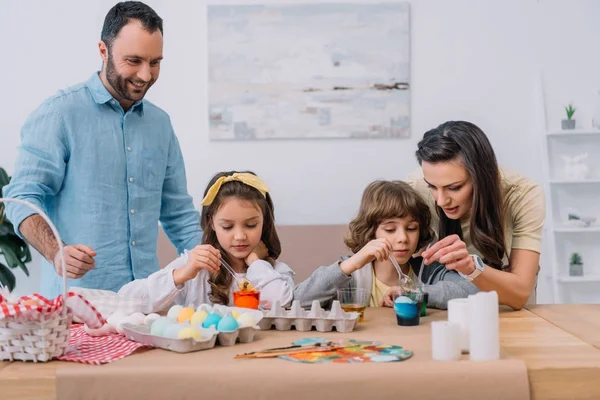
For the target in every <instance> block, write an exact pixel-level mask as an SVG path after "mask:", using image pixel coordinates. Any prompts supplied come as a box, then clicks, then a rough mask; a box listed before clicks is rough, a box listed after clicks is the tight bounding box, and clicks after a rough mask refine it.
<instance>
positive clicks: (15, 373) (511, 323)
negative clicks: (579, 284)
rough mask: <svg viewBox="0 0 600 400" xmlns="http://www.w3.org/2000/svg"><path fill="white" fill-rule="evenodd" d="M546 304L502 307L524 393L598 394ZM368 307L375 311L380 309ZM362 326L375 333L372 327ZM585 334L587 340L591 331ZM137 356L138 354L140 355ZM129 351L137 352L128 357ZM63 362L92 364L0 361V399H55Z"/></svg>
mask: <svg viewBox="0 0 600 400" xmlns="http://www.w3.org/2000/svg"><path fill="white" fill-rule="evenodd" d="M570 307H571V309H569V311H571V313H573V314H575V313H578V312H579V311H578V306H570ZM580 307H581V310H586V306H580ZM546 308H548V309H550V308H555V310H552V314H553V315H558V316H560V315H561V311H560V309H558V308H556V306H536V307H535V308H532V310H533V311H534V312H535V313H534V312H531V311H528V310H521V311H517V312H510V311H505V310H502V312H501V313H500V337H501V339H500V340H501V346H502V351H503V352H504V353H507V354H509V355H510V356H511V357H514V358H516V359H518V360H522V361H523V362H524V363H525V365H526V366H527V373H528V376H529V383H530V394H531V398H532V399H534V400H538V399H600V349H598V348H596V347H594V345H593V344H591V343H589V342H587V341H586V340H584V339H583V338H584V336H583V335H579V336H578V335H576V334H573V333H571V332H569V331H567V330H565V329H562V327H561V326H558V324H555V323H553V322H551V321H550V320H546V319H544V318H542V317H541V316H538V315H536V313H540V314H541V313H543V312H544V310H545V309H546ZM369 311H371V312H375V313H378V312H382V311H384V310H381V311H377V309H373V310H369ZM388 311H389V310H388ZM581 312H582V313H585V311H581ZM445 315H446V314H445V312H443V311H435V310H434V311H431V315H430V316H429V317H428V318H430V319H431V318H433V319H443V318H445ZM548 318H549V317H548ZM365 332H369V335H370V337H372V338H374V339H377V337H376V335H375V337H374V335H373V331H365ZM596 332H597V330H596ZM265 333H266V332H265ZM313 333H314V331H313ZM585 337H586V338H589V340H591V338H592V337H591V332H590V335H586V336H585ZM143 356H144V354H142V355H141V356H140V357H143ZM134 357H138V356H135V355H134V356H131V357H129V358H131V359H133V358H134ZM127 361H128V359H125V360H122V361H118V362H116V363H114V365H119V363H122V365H125V363H126V362H127ZM66 368H97V367H90V366H81V365H78V364H73V363H65V362H50V363H41V364H32V363H22V362H15V363H0V399H5V398H6V399H11V400H12V399H31V400H33V399H36V400H38V399H44V400H46V399H48V400H49V399H55V398H56V374H57V370H61V371H64V369H66ZM432 382H435V379H432Z"/></svg>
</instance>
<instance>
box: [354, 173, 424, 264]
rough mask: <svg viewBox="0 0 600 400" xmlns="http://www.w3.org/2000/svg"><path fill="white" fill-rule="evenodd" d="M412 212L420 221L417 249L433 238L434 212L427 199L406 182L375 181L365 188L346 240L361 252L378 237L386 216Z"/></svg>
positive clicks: (395, 216)
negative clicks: (432, 218)
mask: <svg viewBox="0 0 600 400" xmlns="http://www.w3.org/2000/svg"><path fill="white" fill-rule="evenodd" d="M407 215H410V216H412V217H413V218H414V219H415V220H416V221H418V223H419V243H418V245H417V250H419V249H421V248H423V247H424V246H425V245H427V244H428V243H429V242H431V241H432V240H433V230H432V229H431V211H430V210H429V207H428V206H427V203H425V200H423V198H422V197H421V196H420V195H419V193H417V191H416V190H415V189H413V188H412V187H411V186H410V185H409V184H407V183H406V182H403V181H375V182H373V183H371V184H369V186H367V188H366V189H365V191H364V193H363V196H362V200H361V202H360V208H359V210H358V215H357V216H356V218H354V219H353V220H352V221H351V222H350V225H349V233H348V235H347V236H346V238H345V240H344V243H345V244H346V246H348V248H349V249H350V250H351V251H352V252H353V253H357V252H358V251H360V249H362V248H363V247H364V246H365V245H366V244H367V243H369V242H370V241H371V240H373V239H375V231H376V230H377V227H378V226H379V224H381V223H382V222H383V221H385V220H386V219H391V218H404V217H405V216H407Z"/></svg>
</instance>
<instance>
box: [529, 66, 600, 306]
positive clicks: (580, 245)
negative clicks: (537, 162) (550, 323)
mask: <svg viewBox="0 0 600 400" xmlns="http://www.w3.org/2000/svg"><path fill="white" fill-rule="evenodd" d="M540 98H541V115H540V119H541V120H542V121H543V123H542V124H541V126H540V130H541V131H542V132H543V134H544V142H545V143H544V146H543V147H544V159H545V163H544V164H545V165H544V169H545V174H546V178H547V179H546V184H545V185H544V186H545V188H544V189H545V192H546V209H547V218H546V223H545V234H546V236H545V240H548V241H550V245H549V246H545V249H546V250H547V251H548V250H550V249H551V250H552V253H553V254H551V255H550V257H549V259H550V260H551V262H552V289H553V293H554V301H555V302H556V303H600V157H598V156H597V154H599V152H600V130H598V129H591V128H590V129H575V130H565V131H562V130H548V129H547V127H546V120H547V119H546V112H545V98H544V87H543V81H542V80H541V78H540ZM582 153H587V154H588V158H587V159H586V160H585V164H586V165H587V166H588V168H589V173H588V176H587V177H586V178H585V179H584V180H572V179H568V178H566V176H565V174H564V173H563V171H564V166H565V162H564V160H563V159H562V157H561V156H562V155H566V156H569V157H573V156H575V155H577V154H582ZM572 210H577V211H578V212H579V213H580V214H581V215H583V216H586V217H592V218H594V217H595V218H596V219H597V220H596V222H595V223H593V224H592V225H590V226H588V227H584V226H573V225H570V224H569V223H568V221H567V213H568V212H569V211H572ZM574 252H577V253H579V254H580V255H581V257H582V260H583V276H570V275H569V259H570V256H571V254H572V253H574ZM544 267H546V266H544Z"/></svg>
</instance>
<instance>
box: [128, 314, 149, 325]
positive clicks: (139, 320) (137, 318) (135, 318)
mask: <svg viewBox="0 0 600 400" xmlns="http://www.w3.org/2000/svg"><path fill="white" fill-rule="evenodd" d="M145 320H146V316H145V315H144V314H142V313H141V312H136V313H133V314H131V315H130V316H129V317H128V322H129V323H130V324H133V325H144V321H145Z"/></svg>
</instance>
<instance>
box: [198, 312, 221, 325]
mask: <svg viewBox="0 0 600 400" xmlns="http://www.w3.org/2000/svg"><path fill="white" fill-rule="evenodd" d="M219 322H221V316H220V315H219V314H215V313H212V314H208V317H206V319H205V320H204V322H203V323H202V327H203V328H210V327H211V326H213V325H214V326H215V328H216V327H217V326H218V325H219Z"/></svg>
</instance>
